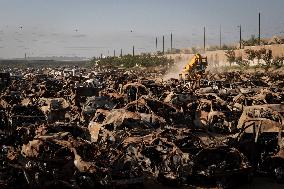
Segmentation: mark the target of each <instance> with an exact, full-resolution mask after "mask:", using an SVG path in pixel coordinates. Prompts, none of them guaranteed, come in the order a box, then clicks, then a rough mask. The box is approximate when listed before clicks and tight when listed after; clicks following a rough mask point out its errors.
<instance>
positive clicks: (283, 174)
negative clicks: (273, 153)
mask: <svg viewBox="0 0 284 189" xmlns="http://www.w3.org/2000/svg"><path fill="white" fill-rule="evenodd" d="M273 175H274V178H275V179H276V181H277V182H278V183H283V181H284V168H283V167H282V166H276V167H274V168H273Z"/></svg>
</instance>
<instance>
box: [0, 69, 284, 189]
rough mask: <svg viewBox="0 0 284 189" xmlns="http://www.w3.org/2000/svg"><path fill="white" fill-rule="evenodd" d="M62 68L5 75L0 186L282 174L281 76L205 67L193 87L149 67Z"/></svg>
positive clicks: (173, 182)
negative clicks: (160, 75)
mask: <svg viewBox="0 0 284 189" xmlns="http://www.w3.org/2000/svg"><path fill="white" fill-rule="evenodd" d="M62 70H64V69H62ZM82 70H83V69H82ZM48 71H49V72H48ZM42 73H45V74H42ZM55 73H56V74H55ZM59 73H60V69H59V70H57V71H52V70H50V69H47V70H43V71H37V72H36V73H33V71H31V70H28V71H26V73H25V71H22V75H23V77H8V78H9V79H7V74H2V76H3V77H4V79H3V80H2V81H3V82H4V84H5V85H4V84H3V85H2V86H3V87H2V92H1V98H0V124H1V126H0V142H1V143H0V150H1V155H0V162H1V163H0V187H1V188H58V187H62V188H95V187H96V188H122V187H128V188H133V187H143V186H146V187H147V186H148V184H149V183H153V182H154V183H158V184H163V185H167V186H173V187H180V186H184V185H193V186H200V185H201V186H205V187H209V186H213V187H216V186H219V187H222V188H233V187H236V186H238V185H240V184H245V183H247V182H251V181H252V179H253V178H254V176H272V177H273V178H274V179H275V180H276V181H277V182H283V181H284V161H283V160H284V159H283V158H284V152H283V142H284V140H283V139H282V138H283V137H282V135H283V112H284V104H283V97H284V92H283V90H282V88H280V87H279V86H281V85H283V81H282V79H283V76H282V75H278V76H277V77H276V76H275V75H273V74H271V75H270V74H269V73H258V74H247V73H239V72H231V73H223V74H210V75H208V76H207V78H206V79H204V80H202V83H201V85H200V86H201V88H199V89H192V88H191V87H190V85H189V84H187V83H184V82H182V81H179V80H176V79H170V80H166V81H164V80H162V79H159V78H155V76H156V74H155V73H151V72H147V71H145V70H143V71H139V70H130V71H126V70H121V69H120V70H117V71H114V70H111V69H106V70H103V69H102V70H99V71H98V70H96V71H94V70H92V71H89V73H88V72H87V71H86V70H83V71H80V74H79V75H76V74H75V72H74V73H73V72H72V74H59ZM0 76H1V75H0ZM5 78H6V79H5ZM264 80H265V82H263V81H264Z"/></svg>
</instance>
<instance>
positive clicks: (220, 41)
mask: <svg viewBox="0 0 284 189" xmlns="http://www.w3.org/2000/svg"><path fill="white" fill-rule="evenodd" d="M221 49H222V27H221V25H220V50H221Z"/></svg>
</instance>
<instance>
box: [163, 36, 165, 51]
mask: <svg viewBox="0 0 284 189" xmlns="http://www.w3.org/2000/svg"><path fill="white" fill-rule="evenodd" d="M164 53H165V37H164V36H163V54H164Z"/></svg>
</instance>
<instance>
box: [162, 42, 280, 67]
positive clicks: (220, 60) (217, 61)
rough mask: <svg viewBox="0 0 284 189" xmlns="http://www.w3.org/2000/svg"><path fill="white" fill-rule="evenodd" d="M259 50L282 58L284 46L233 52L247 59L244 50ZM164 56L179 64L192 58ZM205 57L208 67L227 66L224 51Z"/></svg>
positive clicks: (208, 52) (207, 54)
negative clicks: (269, 51)
mask: <svg viewBox="0 0 284 189" xmlns="http://www.w3.org/2000/svg"><path fill="white" fill-rule="evenodd" d="M261 48H265V49H270V50H272V56H273V57H284V44H280V45H265V46H251V47H245V48H244V49H241V50H235V53H236V56H242V57H243V59H247V55H246V53H245V50H246V49H253V50H259V49H261ZM203 55H204V54H203ZM166 56H167V57H169V58H173V59H174V60H175V61H176V62H179V61H183V62H184V61H187V60H189V59H191V58H192V57H193V54H168V55H166ZM205 56H207V58H208V64H209V66H210V67H218V66H227V65H228V61H227V57H226V56H225V51H224V50H217V51H207V52H206V53H205Z"/></svg>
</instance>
